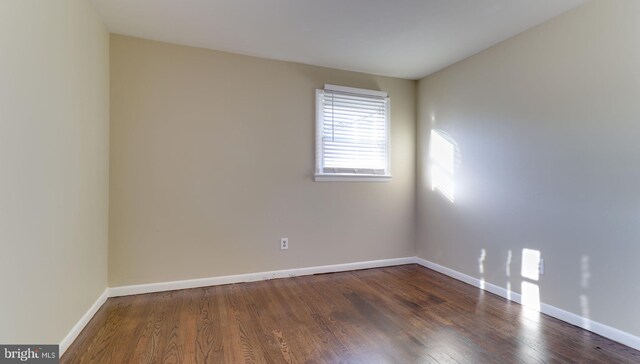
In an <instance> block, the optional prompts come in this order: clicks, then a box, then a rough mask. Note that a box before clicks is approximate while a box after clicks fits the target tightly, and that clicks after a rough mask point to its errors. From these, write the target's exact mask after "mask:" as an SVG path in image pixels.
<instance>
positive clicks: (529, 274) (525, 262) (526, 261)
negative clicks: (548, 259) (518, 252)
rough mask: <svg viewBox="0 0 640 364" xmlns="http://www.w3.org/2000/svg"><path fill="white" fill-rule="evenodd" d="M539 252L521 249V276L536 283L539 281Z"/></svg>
mask: <svg viewBox="0 0 640 364" xmlns="http://www.w3.org/2000/svg"><path fill="white" fill-rule="evenodd" d="M539 267H540V251H539V250H533V249H522V272H521V274H522V276H523V277H525V278H529V279H532V280H534V281H537V280H538V279H540V270H539V269H540V268H539Z"/></svg>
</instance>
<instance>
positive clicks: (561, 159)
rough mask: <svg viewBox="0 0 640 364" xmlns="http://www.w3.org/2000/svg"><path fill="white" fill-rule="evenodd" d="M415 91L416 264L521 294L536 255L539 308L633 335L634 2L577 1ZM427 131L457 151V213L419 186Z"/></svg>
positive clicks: (637, 35) (638, 112)
mask: <svg viewBox="0 0 640 364" xmlns="http://www.w3.org/2000/svg"><path fill="white" fill-rule="evenodd" d="M418 93H419V97H418V98H419V117H418V119H419V126H418V128H419V131H418V133H419V136H418V138H419V142H418V144H419V146H418V172H417V173H418V184H417V189H418V192H417V195H418V218H417V226H418V227H419V228H418V254H419V255H420V256H421V257H423V258H426V259H428V260H431V261H433V262H436V263H438V264H441V265H444V266H447V267H449V268H452V269H455V270H458V271H460V272H463V273H466V274H469V275H471V276H474V277H478V278H484V279H485V280H486V281H488V282H490V283H494V284H497V285H499V286H501V287H507V284H508V283H510V284H511V287H512V289H513V290H514V291H516V292H520V285H521V282H522V281H523V280H524V279H523V278H522V277H521V271H520V268H521V265H520V264H521V255H522V249H524V248H529V249H535V250H539V251H541V253H542V258H543V259H544V260H545V270H546V272H545V274H544V275H543V276H541V278H540V280H539V281H538V282H534V284H538V285H539V289H540V298H541V300H542V301H543V302H546V303H549V304H551V305H554V306H556V307H559V308H562V309H565V310H568V311H571V312H573V313H576V314H579V315H582V316H586V317H588V318H591V319H593V320H595V321H599V322H601V323H604V324H607V325H610V326H613V327H616V328H619V329H622V330H625V331H628V332H630V333H633V334H635V335H639V334H640V316H638V307H640V285H638V284H637V280H638V277H640V264H638V262H639V258H640V244H639V243H638V242H639V241H640V223H639V222H638V217H639V216H640V193H639V192H638V191H639V186H640V169H639V168H638V160H640V143H639V140H640V124H639V121H640V102H639V97H640V2H639V1H635V0H611V1H593V2H590V3H587V4H586V5H584V6H582V7H579V8H577V9H575V10H573V11H571V12H569V13H566V14H564V15H562V16H560V17H558V18H555V19H553V20H551V21H549V22H547V23H545V24H543V25H541V26H539V27H537V28H534V29H532V30H529V31H527V32H525V33H522V34H521V35H519V36H517V37H515V38H512V39H510V40H507V41H505V42H503V43H501V44H498V45H496V46H494V47H492V48H490V49H488V50H486V51H484V52H482V53H480V54H478V55H475V56H473V57H471V58H468V59H467V60H465V61H462V62H460V63H458V64H456V65H453V66H451V67H449V68H447V69H445V70H443V71H441V72H438V73H436V74H434V75H432V76H430V77H427V78H425V79H423V80H421V81H420V83H419V91H418ZM432 117H433V119H434V121H432ZM431 128H437V129H441V130H443V131H445V132H447V133H448V134H449V135H451V136H452V137H453V138H454V139H455V142H456V143H457V145H458V161H457V169H456V171H455V185H456V189H457V192H456V199H455V203H450V202H449V201H447V200H445V199H444V198H442V197H441V196H440V195H439V193H437V192H432V191H431V190H430V189H429V185H428V182H429V180H428V177H427V174H428V168H426V166H427V158H428V150H429V149H428V148H429V140H428V136H429V130H430V129H431ZM482 249H485V251H486V258H485V260H484V262H481V261H480V260H479V259H480V257H481V251H482ZM509 251H511V252H512V255H513V259H512V262H511V266H510V276H508V275H507V262H508V252H509ZM481 264H482V265H483V268H484V269H483V271H484V273H481V272H480V265H481Z"/></svg>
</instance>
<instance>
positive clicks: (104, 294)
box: [60, 288, 109, 356]
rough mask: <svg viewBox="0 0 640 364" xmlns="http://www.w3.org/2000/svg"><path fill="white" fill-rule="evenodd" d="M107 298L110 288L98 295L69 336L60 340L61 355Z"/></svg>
mask: <svg viewBox="0 0 640 364" xmlns="http://www.w3.org/2000/svg"><path fill="white" fill-rule="evenodd" d="M107 298H109V289H108V288H106V289H105V290H104V292H102V294H101V295H100V297H98V299H97V300H96V301H95V302H94V303H93V305H91V307H89V310H88V311H87V312H85V314H84V315H83V316H82V317H81V318H80V320H79V321H78V322H77V323H76V324H75V325H74V326H73V327H72V328H71V330H70V331H69V333H68V334H67V336H66V337H65V338H64V339H62V342H60V356H62V354H64V352H65V351H67V349H68V348H69V346H71V344H72V343H73V341H74V340H75V339H76V338H77V337H78V335H80V332H82V329H84V327H85V326H87V324H88V323H89V321H91V318H93V315H95V314H96V312H98V310H99V309H100V307H102V305H103V304H104V303H105V302H106V301H107Z"/></svg>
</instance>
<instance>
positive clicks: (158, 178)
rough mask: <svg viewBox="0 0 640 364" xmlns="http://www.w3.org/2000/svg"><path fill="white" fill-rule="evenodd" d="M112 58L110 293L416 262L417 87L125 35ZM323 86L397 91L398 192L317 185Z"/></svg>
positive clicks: (114, 38)
mask: <svg viewBox="0 0 640 364" xmlns="http://www.w3.org/2000/svg"><path fill="white" fill-rule="evenodd" d="M110 55H111V174H110V178H111V195H110V204H111V209H110V245H109V284H110V286H120V285H128V284H137V283H149V282H162V281H170V280H180V279H190V278H200V277H211V276H219V275H229V274H238V273H249V272H260V271H266V270H274V269H286V268H296V267H309V266H317V265H325V264H336V263H347V262H354V261H365V260H373V259H383V258H396V257H405V256H413V255H414V250H415V239H414V210H415V207H414V206H415V196H414V193H415V188H414V187H415V174H414V166H415V162H414V161H415V143H414V141H415V86H416V83H415V82H414V81H407V80H399V79H393V78H386V77H376V76H371V75H367V74H362V73H353V72H344V71H337V70H332V69H327V68H320V67H312V66H305V65H300V64H294V63H287V62H279V61H270V60H265V59H259V58H253V57H246V56H240V55H233V54H228V53H223V52H217V51H210V50H204V49H197V48H191V47H184V46H177V45H171V44H166V43H158V42H153V41H147V40H141V39H136V38H130V37H125V36H118V35H111V48H110ZM324 83H332V84H338V85H344V86H352V87H362V88H369V89H376V90H378V89H379V90H384V91H387V92H388V93H389V95H390V97H391V110H392V111H391V113H392V114H391V120H392V121H391V123H392V126H391V130H392V131H391V133H392V140H391V155H392V174H393V180H392V182H390V183H344V182H343V183H335V182H333V183H332V182H313V179H312V175H313V171H314V117H315V106H314V102H315V101H314V90H315V89H316V88H320V87H322V86H323V84H324ZM280 237H288V238H289V244H290V248H289V250H288V251H280V249H279V238H280Z"/></svg>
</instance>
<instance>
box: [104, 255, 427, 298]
mask: <svg viewBox="0 0 640 364" xmlns="http://www.w3.org/2000/svg"><path fill="white" fill-rule="evenodd" d="M412 263H415V257H407V258H393V259H382V260H370V261H366V262H356V263H345V264H334V265H322V266H317V267H309V268H294V269H283V270H274V271H270V272H259V273H248V274H237V275H230V276H219V277H210V278H198V279H186V280H181V281H172V282H160V283H148V284H136V285H132V286H120V287H111V288H109V297H118V296H129V295H134V294H142V293H152V292H162V291H174V290H177V289H187V288H198V287H207V286H217V285H221V284H231V283H241V282H255V281H263V280H266V279H274V278H287V277H297V276H306V275H311V274H320V273H333V272H345V271H350V270H357V269H367V268H378V267H389V266H394V265H402V264H412Z"/></svg>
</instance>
